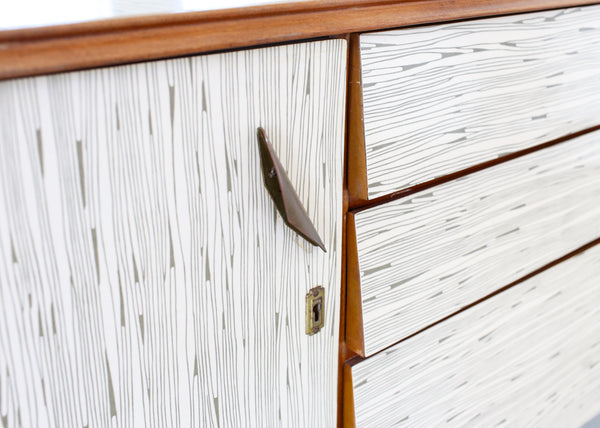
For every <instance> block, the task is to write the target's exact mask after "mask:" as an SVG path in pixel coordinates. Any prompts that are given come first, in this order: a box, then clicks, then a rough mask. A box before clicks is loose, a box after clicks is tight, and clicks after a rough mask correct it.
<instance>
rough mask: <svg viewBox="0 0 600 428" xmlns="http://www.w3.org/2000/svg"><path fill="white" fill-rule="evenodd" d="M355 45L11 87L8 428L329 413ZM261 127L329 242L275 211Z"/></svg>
mask: <svg viewBox="0 0 600 428" xmlns="http://www.w3.org/2000/svg"><path fill="white" fill-rule="evenodd" d="M345 59H346V44H345V41H343V40H328V41H321V42H314V43H305V44H294V45H289V46H279V47H273V48H266V49H257V50H250V51H239V52H234V53H224V54H218V55H210V56H199V57H194V58H181V59H174V60H168V61H158V62H150V63H144V64H135V65H128V66H121V67H112V68H104V69H98V70H90V71H83V72H75V73H68V74H59V75H54V76H42V77H36V78H30V79H22V80H14V81H6V82H2V83H0V213H1V214H0V215H1V216H2V221H0V305H1V311H0V312H1V313H2V316H1V317H0V341H1V346H0V412H1V416H2V419H3V422H4V426H9V427H13V426H19V425H22V426H39V427H41V426H52V427H54V426H56V427H84V426H90V427H92V426H124V427H135V426H139V427H147V426H168V427H176V426H181V427H185V426H243V427H246V426H278V425H285V426H299V427H307V426H311V427H313V426H333V425H334V424H335V418H336V391H337V362H338V360H337V350H338V330H339V295H340V282H341V281H340V260H341V255H340V250H341V219H342V165H343V117H344V116H343V115H344V86H345V67H346V66H345ZM259 126H261V127H263V128H264V129H265V130H266V132H267V134H268V135H269V136H270V138H271V142H272V143H273V146H274V148H275V151H276V152H277V154H278V157H279V159H280V161H281V163H282V165H283V166H284V168H285V169H286V171H287V174H288V176H289V178H290V181H291V182H292V184H293V185H294V187H295V189H296V191H297V193H298V196H299V199H300V201H301V202H302V203H303V204H304V206H305V207H306V210H307V213H308V215H309V217H310V219H311V220H312V222H313V224H314V225H315V228H316V230H317V231H318V233H319V235H320V236H321V238H322V239H323V242H324V243H325V246H326V248H327V253H325V252H323V251H322V250H321V249H319V248H317V247H314V246H312V245H311V244H309V243H308V242H307V241H305V240H304V239H302V238H300V237H299V236H298V235H296V234H295V233H294V232H293V231H292V230H291V229H289V228H288V227H287V226H286V225H285V224H284V222H283V221H282V218H281V216H280V214H279V213H278V212H277V211H276V209H275V205H274V203H273V201H272V200H271V198H270V196H269V194H268V192H267V191H266V189H265V187H264V184H263V179H262V175H261V168H260V158H259V151H258V142H257V137H256V130H257V127H259ZM315 286H322V287H324V288H325V302H324V316H325V317H326V318H325V325H324V328H323V329H322V330H321V331H320V332H319V333H317V334H315V335H312V336H308V335H306V333H305V295H306V294H307V292H308V291H309V290H310V289H312V288H313V287H315Z"/></svg>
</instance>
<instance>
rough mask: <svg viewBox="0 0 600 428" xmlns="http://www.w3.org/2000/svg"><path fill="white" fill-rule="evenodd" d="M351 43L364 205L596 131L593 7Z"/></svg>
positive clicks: (598, 49) (597, 24)
mask: <svg viewBox="0 0 600 428" xmlns="http://www.w3.org/2000/svg"><path fill="white" fill-rule="evenodd" d="M360 45H361V63H362V84H363V86H362V87H363V108H364V130H365V145H366V163H367V165H366V170H367V180H368V197H369V199H373V198H376V197H380V196H383V195H386V194H388V193H392V192H394V191H397V190H400V189H403V188H406V187H409V186H413V185H415V184H419V183H423V182H427V181H430V180H432V179H435V178H437V177H440V176H443V175H446V174H450V173H453V172H456V171H460V170H463V169H465V168H468V167H470V166H472V165H476V164H479V163H482V162H485V161H488V160H491V159H495V158H498V157H501V156H503V155H506V154H507V153H512V152H515V151H518V150H522V149H526V148H528V147H532V146H535V145H538V144H541V143H544V142H546V141H549V140H552V139H556V138H559V137H561V136H564V135H567V134H569V133H573V132H577V131H579V130H581V129H585V128H589V127H592V126H595V125H598V124H599V123H600V120H599V119H598V115H597V111H598V109H600V74H599V73H598V70H599V69H600V6H590V7H586V8H572V9H564V10H555V11H546V12H536V13H532V14H523V15H515V16H507V17H497V18H491V19H485V20H474V21H469V22H461V23H451V24H444V25H438V26H431V27H418V28H412V29H403V30H395V31H388V32H380V33H372V34H364V35H362V36H361V38H360ZM357 196H358V197H360V195H357Z"/></svg>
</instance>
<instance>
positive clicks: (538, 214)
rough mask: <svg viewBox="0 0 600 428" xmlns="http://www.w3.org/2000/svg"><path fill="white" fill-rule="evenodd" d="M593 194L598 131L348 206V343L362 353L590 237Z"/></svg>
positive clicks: (595, 208) (599, 163)
mask: <svg viewBox="0 0 600 428" xmlns="http://www.w3.org/2000/svg"><path fill="white" fill-rule="evenodd" d="M598 201H600V131H596V132H591V133H588V134H585V135H583V136H580V137H578V138H575V139H572V140H569V141H567V142H564V143H560V144H557V145H554V146H551V147H549V148H546V149H543V150H540V151H536V152H533V153H530V154H528V155H525V156H521V157H518V158H515V159H513V160H511V161H509V162H505V163H502V164H499V165H496V166H493V167H491V168H487V169H484V170H481V171H479V172H475V173H472V174H470V175H467V176H464V177H462V178H459V179H455V180H452V181H447V182H445V183H443V184H440V185H438V186H435V187H433V188H430V189H426V190H422V191H419V192H417V193H414V194H412V195H410V196H406V197H403V198H400V199H397V200H395V201H392V202H389V203H386V204H383V205H378V206H376V207H374V208H369V209H365V210H362V211H358V212H355V213H354V214H353V215H351V216H350V219H349V225H348V242H349V243H350V247H349V249H348V257H349V262H348V263H349V265H348V302H349V303H348V306H349V308H350V309H349V311H350V313H349V315H348V316H349V321H348V322H347V341H348V343H349V344H350V346H351V347H352V348H353V349H354V350H356V351H357V352H358V353H359V354H361V355H365V356H368V355H371V354H373V353H375V352H377V351H379V350H381V349H383V348H385V347H388V346H390V345H392V344H394V343H395V342H397V341H398V340H400V339H403V338H405V337H407V336H409V335H411V334H413V333H416V332H418V331H419V330H421V329H423V328H424V327H427V326H428V325H430V324H432V323H434V322H436V321H437V320H440V319H442V318H444V317H446V316H448V315H451V314H452V313H454V312H456V311H457V310H459V309H461V308H464V307H465V306H467V305H469V304H471V303H474V302H476V301H477V300H479V299H481V298H483V297H485V296H487V295H488V294H490V293H492V292H494V291H495V290H498V289H500V288H501V287H503V286H506V285H508V284H510V283H512V282H513V281H516V280H517V279H519V278H522V277H523V276H525V275H527V274H529V273H531V272H532V271H534V270H536V269H538V268H541V267H542V266H544V265H545V264H547V263H550V262H552V261H554V260H555V259H557V258H559V257H562V256H563V255H565V254H567V253H569V252H571V251H574V250H575V249H577V248H579V247H580V246H582V245H584V244H586V243H588V242H591V241H592V240H594V239H595V238H598V237H600V220H599V219H600V203H598ZM354 244H355V246H354Z"/></svg>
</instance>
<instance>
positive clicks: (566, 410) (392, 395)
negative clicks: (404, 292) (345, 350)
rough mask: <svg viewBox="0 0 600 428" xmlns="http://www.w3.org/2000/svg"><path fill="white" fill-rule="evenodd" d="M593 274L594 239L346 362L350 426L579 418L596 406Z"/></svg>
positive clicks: (599, 287) (569, 421) (597, 269)
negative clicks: (504, 287)
mask: <svg viewBox="0 0 600 428" xmlns="http://www.w3.org/2000/svg"><path fill="white" fill-rule="evenodd" d="M599 278H600V246H598V245H597V246H595V247H593V248H591V249H589V250H587V251H586V252H584V253H582V254H580V255H578V256H576V257H573V258H570V259H568V260H567V261H565V262H563V263H561V264H558V265H556V266H554V267H552V268H550V269H549V270H547V271H545V272H542V273H541V274H539V275H537V276H534V277H532V278H530V279H528V280H526V281H524V282H522V283H520V284H519V285H517V286H515V287H512V288H510V289H509V290H506V291H504V292H502V293H499V294H497V295H496V296H494V297H492V298H490V299H488V300H486V301H484V302H483V303H480V304H478V305H476V306H474V307H472V308H470V309H468V310H466V311H464V312H462V313H460V314H458V315H456V316H454V317H452V318H450V319H448V320H446V321H444V322H442V323H440V324H437V325H435V326H433V327H431V328H430V329H428V330H426V331H424V332H422V333H420V334H418V335H416V336H414V337H411V338H409V339H407V340H406V341H404V342H402V343H399V344H397V345H395V346H393V347H392V348H390V349H387V350H385V351H383V352H381V353H379V354H377V355H376V356H373V357H371V358H369V359H367V360H365V361H363V362H360V363H358V364H357V365H355V366H354V367H351V368H349V367H347V368H346V376H348V377H347V379H348V380H349V382H348V386H349V389H348V393H349V394H353V398H354V400H353V402H354V404H355V406H356V407H355V416H356V426H357V427H368V426H372V427H391V426H410V427H432V426H441V425H444V426H446V425H448V426H473V427H494V426H508V427H533V426H538V427H549V426H553V427H579V426H581V425H582V424H583V423H585V422H586V421H587V420H589V419H591V418H592V417H593V416H594V415H595V414H597V413H598V412H599V411H600V388H599V385H600V352H599V347H600V282H599ZM351 384H353V385H351Z"/></svg>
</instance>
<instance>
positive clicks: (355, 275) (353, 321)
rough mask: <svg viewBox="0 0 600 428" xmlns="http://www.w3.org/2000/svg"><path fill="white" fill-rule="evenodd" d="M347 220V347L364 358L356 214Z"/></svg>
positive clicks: (349, 215) (348, 215) (347, 217)
mask: <svg viewBox="0 0 600 428" xmlns="http://www.w3.org/2000/svg"><path fill="white" fill-rule="evenodd" d="M346 219H347V224H346V257H347V260H346V345H347V346H348V348H349V349H350V350H352V351H354V352H355V353H356V354H358V355H360V356H361V357H364V356H365V351H364V349H365V338H364V329H363V317H362V298H361V293H360V270H359V266H358V248H357V246H356V226H355V224H354V214H353V213H351V212H349V213H348V214H347V215H346Z"/></svg>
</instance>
